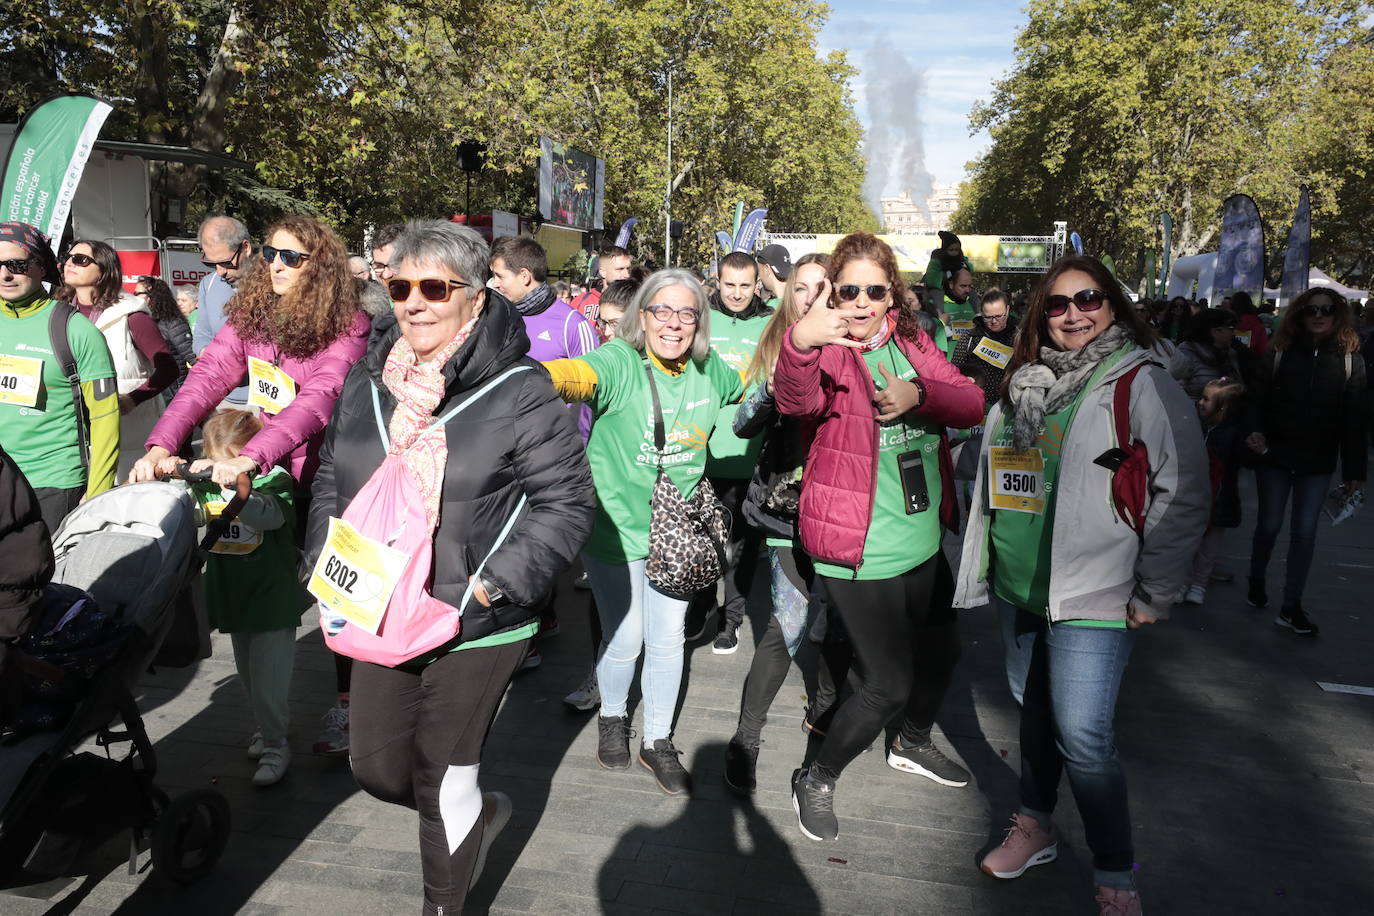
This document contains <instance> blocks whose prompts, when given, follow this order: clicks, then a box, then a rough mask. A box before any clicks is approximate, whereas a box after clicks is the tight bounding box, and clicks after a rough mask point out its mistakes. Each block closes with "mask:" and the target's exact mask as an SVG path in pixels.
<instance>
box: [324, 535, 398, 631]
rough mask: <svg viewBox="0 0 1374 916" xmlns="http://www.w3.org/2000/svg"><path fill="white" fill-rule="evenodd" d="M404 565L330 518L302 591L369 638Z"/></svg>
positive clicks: (394, 555)
mask: <svg viewBox="0 0 1374 916" xmlns="http://www.w3.org/2000/svg"><path fill="white" fill-rule="evenodd" d="M409 560H410V556H409V555H408V554H406V553H403V552H401V551H399V550H396V549H394V548H392V547H388V546H387V545H385V544H383V543H381V542H379V541H374V540H373V539H372V538H370V537H367V536H366V535H363V534H360V533H359V532H358V530H357V529H356V528H354V527H353V526H352V525H350V524H349V523H348V522H346V521H344V520H343V519H341V518H331V519H330V520H329V536H328V538H327V539H326V540H325V545H324V550H322V551H320V558H319V560H317V561H316V562H315V569H314V571H313V572H311V574H310V584H309V585H308V586H307V589H308V590H309V592H310V594H312V595H314V596H315V597H316V598H317V599H318V600H319V602H320V603H321V604H323V605H326V606H327V607H329V608H331V609H332V610H333V611H334V612H335V613H337V614H338V615H339V616H340V617H342V618H344V619H345V620H347V621H348V622H349V623H351V624H354V625H355V626H358V627H361V628H362V629H364V630H366V631H367V632H369V633H373V634H375V633H376V632H377V630H378V628H380V627H381V625H382V617H383V616H385V615H386V607H387V604H389V603H390V602H391V593H392V592H394V591H396V584H397V583H398V582H399V581H400V578H401V574H402V573H403V572H405V568H406V563H407V562H409Z"/></svg>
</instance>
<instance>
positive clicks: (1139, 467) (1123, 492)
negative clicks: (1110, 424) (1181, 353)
mask: <svg viewBox="0 0 1374 916" xmlns="http://www.w3.org/2000/svg"><path fill="white" fill-rule="evenodd" d="M1145 365H1146V364H1145V363H1143V362H1142V363H1137V364H1136V365H1134V366H1132V367H1131V368H1130V370H1128V371H1127V372H1126V374H1124V375H1122V376H1121V377H1120V378H1118V379H1117V380H1116V383H1115V384H1116V387H1115V388H1114V389H1113V391H1112V419H1113V421H1114V422H1115V425H1116V447H1115V448H1109V449H1107V451H1105V452H1103V453H1102V454H1101V455H1099V456H1098V457H1097V459H1096V460H1095V461H1094V462H1093V463H1094V464H1098V465H1101V466H1102V467H1104V468H1106V469H1107V470H1109V471H1111V472H1112V505H1113V506H1115V507H1116V514H1117V517H1118V518H1120V519H1121V520H1122V521H1124V522H1125V523H1126V524H1128V525H1130V526H1131V528H1133V529H1134V530H1135V533H1136V535H1137V536H1138V537H1144V536H1145V502H1146V494H1147V493H1148V491H1149V486H1150V455H1149V453H1148V452H1147V451H1146V449H1145V443H1144V442H1141V441H1140V440H1139V439H1135V438H1133V437H1132V436H1131V412H1130V407H1131V382H1133V381H1135V377H1136V375H1137V374H1139V372H1140V370H1141V369H1143V368H1145Z"/></svg>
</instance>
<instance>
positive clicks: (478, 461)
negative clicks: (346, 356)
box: [307, 220, 596, 913]
mask: <svg viewBox="0 0 1374 916" xmlns="http://www.w3.org/2000/svg"><path fill="white" fill-rule="evenodd" d="M487 263H488V254H487V246H486V243H485V242H483V241H482V239H481V238H480V237H479V236H478V235H477V234H476V233H475V232H473V231H472V230H471V229H468V228H466V227H464V226H458V225H454V224H452V223H447V222H442V221H439V220H425V221H417V222H411V223H409V224H407V225H406V227H405V229H404V230H403V231H402V233H401V235H400V237H399V238H397V239H396V247H395V249H394V250H393V253H392V257H391V265H392V268H393V269H394V273H393V274H392V276H390V277H389V278H388V279H387V281H386V287H387V292H388V294H389V295H390V297H391V300H392V303H393V310H392V314H389V315H386V316H384V317H381V318H379V319H377V321H376V323H375V325H374V326H373V332H372V337H371V339H370V340H369V341H368V346H367V352H366V354H365V355H364V356H363V358H362V359H361V360H359V361H358V362H357V363H356V364H355V365H354V366H353V368H352V370H351V371H350V372H349V374H348V378H347V379H346V380H345V381H344V386H343V393H342V394H341V395H340V396H339V401H338V404H337V405H336V407H335V409H334V416H333V419H332V420H331V421H330V424H329V427H328V435H327V437H326V439H325V443H324V448H323V449H322V450H321V453H320V470H319V473H318V475H317V476H316V477H315V489H314V497H315V498H314V503H313V505H312V506H311V511H310V531H309V537H308V540H307V549H308V552H309V554H310V556H311V557H312V558H318V557H319V555H320V554H321V552H322V550H323V548H324V546H325V543H326V541H327V540H328V539H329V536H330V530H331V527H332V526H331V519H333V518H337V517H340V516H343V515H344V512H345V510H347V509H348V508H349V506H350V504H351V503H352V502H353V500H354V498H355V497H357V496H358V494H359V492H360V491H361V490H362V489H363V487H364V486H365V485H366V484H367V483H368V482H369V481H370V480H371V479H372V477H373V474H374V473H375V472H376V471H377V470H378V468H379V467H381V465H382V463H383V461H385V460H386V459H387V458H388V457H391V456H398V457H400V458H401V460H402V461H403V462H404V467H405V469H406V471H407V472H409V476H410V478H411V480H412V481H413V482H414V484H415V487H416V490H417V491H418V493H419V496H420V501H421V502H423V504H424V513H425V518H426V521H427V522H428V525H429V531H430V534H431V538H432V543H433V567H432V569H433V572H432V577H431V582H430V585H429V587H428V592H429V594H430V595H432V596H433V597H434V598H436V599H438V600H439V601H442V602H445V603H447V604H449V605H451V606H453V607H456V608H459V609H460V610H461V611H462V617H461V627H459V628H457V632H455V633H453V634H452V636H451V637H450V638H448V639H447V641H445V642H443V643H442V644H440V645H438V646H437V647H435V648H433V649H430V650H427V651H425V652H423V653H422V654H421V655H419V656H417V657H415V658H411V659H408V660H407V661H404V662H402V663H401V664H399V665H396V666H395V667H388V666H386V665H381V664H375V663H372V662H366V661H358V662H356V663H355V664H354V666H353V678H352V690H351V721H350V723H349V731H350V742H351V744H350V748H349V760H350V762H351V764H352V767H353V775H354V777H355V778H356V779H357V780H358V784H359V785H360V786H362V787H363V789H365V790H366V791H367V792H368V793H369V794H371V795H373V796H375V797H377V798H380V799H382V800H383V801H389V802H392V803H394V804H400V805H406V806H408V807H411V808H415V809H417V810H418V812H419V815H420V855H421V865H422V871H423V875H424V886H425V909H424V912H425V913H441V912H442V913H458V912H460V911H461V910H462V908H463V901H464V898H465V896H466V894H467V891H468V888H469V886H471V884H472V883H473V882H474V881H475V880H476V876H477V875H478V874H479V873H480V872H481V868H482V860H483V858H484V857H485V854H486V850H487V848H488V847H489V846H490V845H491V840H492V838H493V837H494V836H495V835H496V833H497V831H499V830H500V829H501V828H502V827H503V826H504V825H505V823H506V821H507V820H508V819H509V818H510V812H511V803H510V799H508V798H506V797H505V796H503V795H500V794H499V793H486V794H483V793H482V792H481V791H480V789H479V788H478V782H477V776H478V765H479V763H480V761H481V754H482V744H483V742H484V740H485V738H486V733H487V730H488V728H489V727H490V726H491V722H492V719H493V718H494V717H495V715H496V710H497V707H498V705H499V704H500V701H501V697H502V695H503V694H504V693H505V688H506V685H507V684H508V683H509V681H510V678H511V675H512V674H514V673H515V671H516V669H517V667H518V666H519V665H520V662H521V661H522V660H523V659H524V658H525V653H526V651H527V649H528V646H529V643H530V641H531V640H532V639H533V638H534V636H535V633H536V632H537V631H538V629H539V612H538V608H539V607H540V605H541V604H542V603H543V600H544V598H545V596H546V595H548V593H549V590H550V588H552V586H553V583H554V579H555V578H556V577H557V576H558V575H559V573H561V572H562V571H563V570H564V569H565V568H566V567H567V566H568V564H569V563H570V562H571V561H572V558H573V557H574V556H575V555H576V554H577V551H578V549H579V548H581V546H582V542H583V541H585V540H586V537H587V533H588V532H589V531H590V530H591V525H592V514H593V511H594V510H593V507H594V504H595V501H596V499H595V493H594V491H593V489H592V481H591V475H590V473H589V472H588V469H587V460H586V457H585V456H584V454H583V450H582V440H581V437H580V436H579V435H578V432H577V424H576V422H575V420H574V419H573V417H572V416H571V415H570V414H569V413H568V411H567V410H565V409H564V408H563V404H562V402H561V401H560V400H559V398H558V396H557V395H556V394H555V393H554V390H553V387H552V386H551V385H550V384H549V380H548V378H547V377H546V376H545V375H544V373H543V372H541V371H540V370H539V368H538V364H537V363H535V362H534V361H533V360H530V359H528V358H527V357H526V351H527V350H528V349H529V338H528V337H526V336H525V326H524V323H523V322H521V320H520V317H519V316H518V315H517V314H516V313H515V311H514V309H513V308H512V306H511V304H510V303H509V302H507V301H506V300H505V299H504V298H502V297H501V296H500V295H499V294H497V293H496V292H495V291H494V290H490V289H487V288H486V280H487ZM460 405H462V406H463V409H462V411H461V412H459V411H458V409H457V408H459V406H460ZM333 527H337V526H333ZM397 594H400V593H399V592H398V593H397ZM469 595H470V596H471V599H472V600H470V601H469V600H467V598H468V597H469ZM409 610H410V608H408V607H398V606H397V601H396V599H395V598H394V597H393V599H392V600H391V602H390V603H389V604H388V605H387V607H386V611H385V614H386V616H385V617H383V619H382V621H381V624H380V631H381V632H385V628H386V627H387V625H388V621H389V620H394V619H395V617H394V616H393V615H396V614H402V615H404V614H405V613H406V612H407V611H409ZM323 623H324V624H325V626H326V628H327V630H328V631H329V632H331V633H340V632H342V631H343V628H344V627H351V626H355V624H353V623H346V622H344V621H343V620H341V619H334V618H329V619H326V620H324V621H323ZM443 635H444V634H440V637H441V638H442V636H443Z"/></svg>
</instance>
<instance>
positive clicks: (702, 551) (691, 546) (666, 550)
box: [644, 360, 730, 598]
mask: <svg viewBox="0 0 1374 916" xmlns="http://www.w3.org/2000/svg"><path fill="white" fill-rule="evenodd" d="M644 368H645V370H646V371H647V372H648V373H649V390H650V391H651V392H652V393H653V399H654V447H655V448H656V449H657V450H658V454H659V457H660V458H662V456H663V448H664V444H665V441H666V437H665V435H664V431H663V410H662V408H661V406H660V405H659V400H658V386H657V385H655V384H654V373H653V368H652V367H651V366H650V365H649V363H648V361H647V360H646V361H645V363H644ZM729 541H730V512H729V510H727V509H726V508H725V506H724V505H722V504H721V501H720V499H719V498H718V497H717V496H716V491H715V490H714V489H713V488H712V487H711V482H710V481H709V480H706V479H705V478H704V477H703V478H702V479H701V481H700V482H699V483H698V484H697V487H696V490H695V491H693V493H692V495H691V497H690V498H689V497H685V496H683V495H682V492H681V491H680V490H679V489H678V488H677V484H675V483H673V481H672V479H671V478H670V477H669V476H668V475H667V474H665V473H664V472H663V468H662V467H661V466H660V467H659V471H658V477H657V479H655V480H654V491H653V497H652V501H651V509H650V516H649V557H648V559H647V560H646V561H645V564H644V566H645V568H644V572H645V575H646V576H647V577H648V579H649V581H650V582H651V583H652V584H653V586H654V588H656V589H658V590H659V591H661V592H663V593H664V594H665V595H672V596H675V597H681V598H687V597H690V596H692V595H694V594H695V593H697V592H698V591H700V590H702V589H704V588H709V587H711V586H713V585H715V584H716V580H717V579H719V578H720V574H721V571H722V570H723V569H724V568H725V565H726V563H725V545H726V544H728V543H729Z"/></svg>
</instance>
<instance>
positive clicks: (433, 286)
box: [288, 265, 472, 302]
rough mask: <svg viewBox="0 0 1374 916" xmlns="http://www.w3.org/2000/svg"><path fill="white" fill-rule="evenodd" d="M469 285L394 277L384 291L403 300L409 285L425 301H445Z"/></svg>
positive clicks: (438, 278)
mask: <svg viewBox="0 0 1374 916" xmlns="http://www.w3.org/2000/svg"><path fill="white" fill-rule="evenodd" d="M288 266H289V265H288ZM471 285H472V284H471V283H460V282H458V281H457V280H447V279H444V278H443V277H425V278H424V279H423V280H406V279H403V278H401V277H396V278H394V279H391V280H388V281H386V292H387V295H388V296H390V297H391V301H392V302H405V301H406V300H407V299H409V298H410V290H411V287H415V288H417V289H419V290H420V298H421V299H423V300H425V301H426V302H447V301H448V300H449V297H450V296H452V295H453V291H454V290H455V289H459V288H461V287H464V286H469V287H470V286H471Z"/></svg>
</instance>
